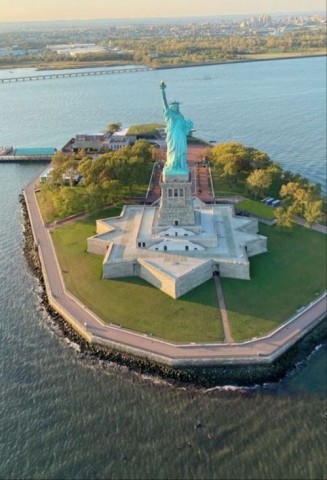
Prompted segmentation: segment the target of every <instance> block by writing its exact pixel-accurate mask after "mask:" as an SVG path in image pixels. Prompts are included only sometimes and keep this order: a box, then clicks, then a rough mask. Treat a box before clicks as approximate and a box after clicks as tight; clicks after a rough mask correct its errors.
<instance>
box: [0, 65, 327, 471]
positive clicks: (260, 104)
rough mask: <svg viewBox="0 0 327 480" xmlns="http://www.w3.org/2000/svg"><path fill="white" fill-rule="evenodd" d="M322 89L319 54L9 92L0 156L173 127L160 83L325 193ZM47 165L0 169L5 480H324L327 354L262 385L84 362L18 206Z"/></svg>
mask: <svg viewBox="0 0 327 480" xmlns="http://www.w3.org/2000/svg"><path fill="white" fill-rule="evenodd" d="M25 74H31V71H30V70H29V71H28V72H26V71H24V70H21V71H19V72H17V71H15V73H14V74H11V73H10V72H8V71H0V76H5V75H7V76H8V75H15V76H22V75H25ZM325 78H326V60H325V58H312V59H300V60H283V61H274V62H258V63H251V64H250V63H249V64H234V65H221V66H212V67H198V68H185V69H175V70H167V71H164V70H163V71H149V72H139V73H130V74H122V75H120V76H119V75H108V76H101V77H84V78H69V79H57V80H44V81H42V82H38V83H34V82H26V83H19V84H18V83H17V84H16V83H10V84H1V85H0V112H1V115H0V145H13V146H15V147H18V148H19V147H35V148H37V147H39V148H41V147H49V146H51V147H54V148H60V147H62V146H63V145H64V144H65V143H66V141H67V140H68V139H69V138H71V137H73V136H74V135H75V134H76V133H94V132H97V131H99V130H101V129H103V128H104V127H105V126H106V125H107V124H109V123H114V122H117V121H120V122H122V124H123V125H124V126H128V125H131V124H137V123H150V122H151V123H152V122H159V123H162V122H163V118H162V110H161V105H160V90H159V82H160V80H161V79H164V80H165V82H166V84H167V96H168V98H170V99H171V100H173V99H176V100H179V101H181V102H182V104H183V105H182V111H183V114H184V115H185V117H186V118H190V119H192V120H193V121H194V123H195V127H196V129H197V133H196V134H197V135H198V136H199V137H202V138H205V139H207V140H208V141H209V140H214V141H219V142H221V141H230V140H236V141H240V142H242V143H244V144H246V145H248V146H254V147H256V148H259V149H262V150H265V151H267V153H268V154H269V155H270V157H271V158H272V159H273V160H274V161H278V162H280V163H281V165H282V166H283V167H284V168H287V169H289V170H292V171H294V172H300V173H301V174H303V175H305V176H307V177H308V178H310V180H311V181H313V182H316V181H319V182H320V183H322V184H325V181H326V165H325V155H326V84H325ZM43 168H44V166H42V165H41V164H37V165H33V164H25V165H19V164H6V165H0V199H1V200H0V205H1V208H0V218H1V222H0V246H1V248H0V413H1V422H0V478H1V479H93V478H94V479H102V478H106V479H109V478H110V479H125V478H126V479H129V478H131V479H157V478H158V479H175V478H181V479H192V478H193V479H200V478H201V479H209V478H210V479H211V478H212V479H263V478H267V479H268V478H269V479H325V478H326V476H327V467H326V459H325V450H326V425H327V424H326V400H325V398H326V389H327V385H326V368H327V348H326V344H322V345H320V346H319V347H318V348H317V349H316V350H315V351H313V352H312V354H311V355H310V356H309V357H308V358H306V359H305V360H304V361H303V362H302V363H301V364H299V365H298V366H297V368H296V369H295V370H293V371H292V372H290V373H289V374H288V375H287V377H286V378H284V379H282V380H280V382H278V383H276V384H273V385H265V386H261V387H257V386H253V388H251V389H237V388H234V387H228V386H226V387H219V388H214V389H210V390H204V389H196V388H194V387H192V386H175V385H171V384H169V383H167V382H165V381H163V380H161V379H159V378H153V377H146V376H140V375H138V374H137V373H133V372H131V371H128V370H127V369H124V368H122V367H119V366H116V365H114V364H112V365H111V364H102V363H101V362H99V361H95V362H91V361H90V360H85V359H82V358H80V356H79V354H78V352H77V351H76V349H75V348H74V345H72V344H69V343H68V342H67V340H65V339H64V338H63V337H62V336H61V335H60V333H59V332H58V331H57V329H56V326H55V325H54V324H53V323H52V321H51V319H50V318H48V316H47V315H46V314H45V313H44V312H43V311H42V310H41V308H40V299H39V295H40V287H39V285H38V283H37V281H36V279H35V278H34V277H33V276H32V275H31V273H30V271H29V270H28V268H27V265H26V261H25V258H24V255H23V250H22V248H23V239H24V237H23V218H22V212H21V208H20V204H19V194H20V193H21V190H22V188H23V187H24V186H25V185H26V184H27V183H28V182H29V181H30V180H31V179H32V178H34V177H35V176H36V175H38V174H39V173H40V172H41V170H42V169H43Z"/></svg>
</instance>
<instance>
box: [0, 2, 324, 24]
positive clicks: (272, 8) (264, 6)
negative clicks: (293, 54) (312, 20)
mask: <svg viewBox="0 0 327 480" xmlns="http://www.w3.org/2000/svg"><path fill="white" fill-rule="evenodd" d="M325 10H326V2H325V0H0V22H22V21H43V20H47V21H48V20H85V19H98V18H103V19H104V18H151V17H192V16H193V17H194V16H211V15H243V14H245V15H247V14H260V13H283V12H312V11H325Z"/></svg>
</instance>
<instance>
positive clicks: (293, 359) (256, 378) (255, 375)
mask: <svg viewBox="0 0 327 480" xmlns="http://www.w3.org/2000/svg"><path fill="white" fill-rule="evenodd" d="M20 201H21V205H22V211H23V216H24V228H25V231H24V238H25V242H24V247H23V250H24V255H25V257H26V261H27V264H28V266H29V268H30V269H31V270H32V272H33V275H34V276H35V277H36V278H37V279H38V280H39V282H40V285H41V287H42V291H41V307H42V309H43V310H44V311H45V312H47V314H48V315H49V316H50V317H51V319H52V320H53V321H54V323H55V324H56V325H57V326H58V327H59V329H60V331H61V332H62V334H63V335H64V336H65V337H66V338H67V339H68V340H69V341H70V342H73V343H74V344H77V345H78V348H79V353H78V355H80V357H81V358H86V359H89V360H92V361H99V362H105V363H108V364H109V363H112V362H114V363H115V364H117V365H120V366H123V367H125V368H127V369H128V370H131V371H134V372H136V373H139V374H141V375H152V376H155V377H161V378H163V379H165V380H167V381H171V382H174V383H176V382H178V383H179V384H191V385H193V386H198V387H205V388H211V387H215V386H222V385H235V386H253V385H257V384H263V383H266V382H277V381H279V380H280V379H281V378H283V377H284V376H285V375H286V373H288V372H289V371H290V370H291V369H293V368H294V367H295V365H296V364H297V363H299V362H300V361H303V360H304V359H305V358H306V357H307V356H308V355H310V353H311V352H312V351H313V350H314V348H315V347H316V346H317V345H318V344H319V343H321V342H323V341H324V340H326V339H327V319H325V320H324V321H322V322H321V323H320V324H319V325H318V326H317V327H316V328H315V329H314V330H313V331H311V332H310V333H309V334H308V335H307V336H305V337H304V338H303V339H302V340H300V341H299V342H298V343H296V344H295V345H294V346H293V347H291V348H290V349H289V350H288V351H287V352H285V353H284V354H283V355H282V356H281V357H280V358H279V359H278V360H277V361H276V362H274V363H273V364H271V365H228V366H213V367H190V368H171V367H169V366H167V365H163V364H159V363H155V362H153V361H150V360H148V359H146V358H139V357H135V356H132V355H131V354H125V353H123V352H119V351H118V350H114V349H107V348H105V347H103V346H100V345H96V344H90V343H88V342H87V341H86V340H85V339H84V338H83V337H82V336H80V335H79V334H78V333H77V332H76V331H75V330H74V329H73V328H72V326H71V325H70V324H69V323H68V322H67V321H66V320H65V319H64V318H63V317H62V316H61V315H59V314H58V313H57V312H56V311H55V310H54V309H53V308H52V307H51V305H50V304H49V301H48V296H47V292H46V289H45V283H44V278H43V273H42V268H41V263H40V259H39V254H38V249H37V247H36V245H35V243H34V238H33V232H32V228H31V224H30V220H29V216H28V211H27V207H26V204H25V199H24V198H23V197H22V198H21V200H20Z"/></svg>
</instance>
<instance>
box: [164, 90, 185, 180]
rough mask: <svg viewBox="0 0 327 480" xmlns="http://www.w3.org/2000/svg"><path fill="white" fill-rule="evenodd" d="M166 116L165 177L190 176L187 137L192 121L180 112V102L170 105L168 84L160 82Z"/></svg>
mask: <svg viewBox="0 0 327 480" xmlns="http://www.w3.org/2000/svg"><path fill="white" fill-rule="evenodd" d="M160 88H161V93H162V100H163V107H164V116H165V121H166V133H167V137H166V141H167V160H166V164H165V167H164V171H163V173H164V176H183V177H185V176H186V175H188V174H189V169H188V165H187V135H189V133H190V131H191V129H192V128H193V122H192V121H191V120H185V118H184V117H183V115H182V114H181V112H180V110H179V102H176V101H174V102H171V103H170V104H168V101H167V97H166V92H165V89H166V84H165V82H164V81H161V82H160Z"/></svg>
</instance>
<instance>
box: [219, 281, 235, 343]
mask: <svg viewBox="0 0 327 480" xmlns="http://www.w3.org/2000/svg"><path fill="white" fill-rule="evenodd" d="M215 284H216V292H217V298H218V302H219V308H220V313H221V320H222V323H223V329H224V336H225V342H226V343H233V342H234V340H233V337H232V333H231V331H230V327H229V321H228V314H227V310H226V306H225V299H224V294H223V289H222V288H221V283H220V278H219V277H217V276H216V277H215Z"/></svg>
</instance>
